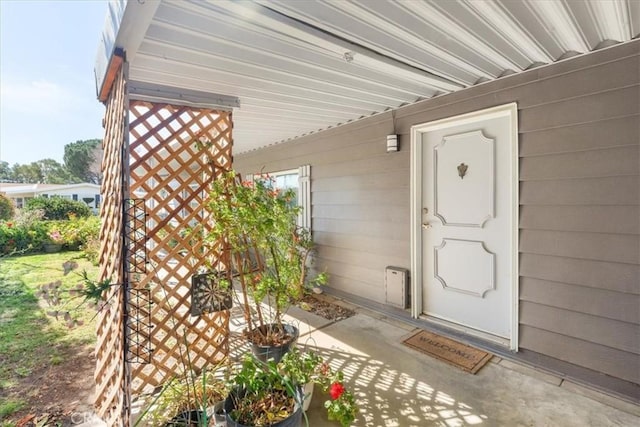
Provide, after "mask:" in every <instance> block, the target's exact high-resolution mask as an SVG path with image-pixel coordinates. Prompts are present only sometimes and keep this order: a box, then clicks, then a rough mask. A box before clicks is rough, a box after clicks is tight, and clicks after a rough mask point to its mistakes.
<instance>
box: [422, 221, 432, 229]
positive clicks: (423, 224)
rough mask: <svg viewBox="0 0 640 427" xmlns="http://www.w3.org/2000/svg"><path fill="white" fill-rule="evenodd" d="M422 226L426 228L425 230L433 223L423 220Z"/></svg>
mask: <svg viewBox="0 0 640 427" xmlns="http://www.w3.org/2000/svg"><path fill="white" fill-rule="evenodd" d="M422 228H424V229H425V230H426V229H428V228H431V224H429V223H428V222H423V223H422Z"/></svg>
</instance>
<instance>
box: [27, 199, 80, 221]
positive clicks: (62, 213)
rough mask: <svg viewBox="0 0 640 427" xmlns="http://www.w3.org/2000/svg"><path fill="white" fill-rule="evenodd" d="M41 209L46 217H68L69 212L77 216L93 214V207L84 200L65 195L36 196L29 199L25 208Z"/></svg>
mask: <svg viewBox="0 0 640 427" xmlns="http://www.w3.org/2000/svg"><path fill="white" fill-rule="evenodd" d="M34 209H40V210H42V211H44V218H45V219H68V218H69V214H73V215H75V216H77V217H87V216H91V209H90V208H89V207H88V206H87V205H86V204H85V203H83V202H78V201H75V200H69V199H65V198H63V197H48V198H46V197H34V198H33V199H29V200H27V203H26V206H25V207H24V210H27V211H30V210H34Z"/></svg>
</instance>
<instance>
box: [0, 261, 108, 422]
mask: <svg viewBox="0 0 640 427" xmlns="http://www.w3.org/2000/svg"><path fill="white" fill-rule="evenodd" d="M80 255H81V252H59V253H53V254H39V255H26V256H17V257H9V258H2V259H0V423H1V425H2V426H3V427H4V426H8V425H9V426H10V425H13V422H11V421H9V420H10V419H11V418H12V415H13V414H15V413H16V412H18V411H20V410H29V409H31V408H29V406H31V404H32V402H31V398H32V397H33V396H34V395H37V394H38V387H40V386H41V381H40V380H41V378H42V372H43V371H45V370H47V369H50V368H51V367H54V366H57V365H61V364H63V363H66V362H67V361H68V360H67V359H68V358H69V357H70V355H73V354H74V353H75V352H77V351H79V350H80V349H83V350H86V348H87V346H88V345H90V344H94V343H95V339H96V338H95V319H93V317H94V316H95V310H92V309H91V308H88V307H84V306H83V307H81V308H80V309H78V310H75V313H77V315H78V316H79V317H80V318H81V319H82V320H83V321H84V325H82V326H78V327H75V328H74V329H68V328H67V327H66V326H65V325H64V323H63V321H62V320H56V319H55V318H53V317H51V316H49V315H47V314H46V312H47V311H51V310H50V309H49V308H48V306H47V303H46V302H45V301H43V300H42V299H41V298H38V297H36V296H35V293H36V292H37V291H38V287H39V286H40V285H43V284H46V283H49V282H53V281H56V280H61V281H62V283H63V287H66V288H70V287H72V286H75V285H76V284H78V283H80V282H81V278H80V276H79V275H78V274H77V273H79V272H82V271H83V270H86V271H87V272H88V275H89V277H90V278H92V279H95V278H97V274H98V268H97V267H95V266H93V265H91V263H89V262H88V261H86V260H85V259H82V258H79V257H80ZM71 259H73V260H75V261H76V262H78V264H79V268H78V269H77V270H75V271H73V272H71V273H69V274H68V275H67V276H64V274H63V269H62V264H63V263H64V262H65V261H68V260H71ZM79 303H80V300H75V301H71V302H70V303H69V304H67V307H68V309H73V308H75V307H76V306H77V305H78V304H79ZM72 312H74V311H73V310H72ZM92 320H93V321H92ZM32 377H33V378H32ZM31 388H33V390H32V389H31Z"/></svg>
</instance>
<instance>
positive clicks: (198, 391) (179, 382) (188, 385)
mask: <svg viewBox="0 0 640 427" xmlns="http://www.w3.org/2000/svg"><path fill="white" fill-rule="evenodd" d="M222 367H223V365H216V366H214V367H212V368H210V369H207V370H204V371H202V372H201V373H200V374H198V375H196V374H195V372H194V371H191V370H189V371H188V372H187V373H185V374H184V375H182V376H179V377H174V378H172V379H171V380H169V381H167V382H166V383H165V384H164V385H163V386H162V388H161V389H160V391H159V392H158V393H157V394H155V395H153V396H151V397H149V398H148V399H147V402H145V403H146V404H145V406H144V407H145V409H144V411H143V412H142V413H141V414H140V416H139V417H138V420H137V421H136V423H135V426H138V425H145V426H150V427H162V426H167V427H169V426H170V427H177V426H194V427H204V426H208V425H209V424H210V423H209V421H210V420H212V419H213V418H214V417H215V415H216V414H217V413H218V412H221V411H222V406H223V404H224V399H225V398H226V396H227V394H228V388H227V380H226V379H225V378H223V377H222V376H221V375H220V374H221V372H222V371H221V368H222ZM141 423H143V424H141Z"/></svg>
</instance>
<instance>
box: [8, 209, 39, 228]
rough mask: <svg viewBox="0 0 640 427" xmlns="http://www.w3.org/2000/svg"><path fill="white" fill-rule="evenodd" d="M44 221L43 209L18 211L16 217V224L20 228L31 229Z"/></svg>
mask: <svg viewBox="0 0 640 427" xmlns="http://www.w3.org/2000/svg"><path fill="white" fill-rule="evenodd" d="M43 219H44V211H43V210H42V209H33V210H30V211H28V210H25V209H18V210H17V211H16V214H15V217H14V223H15V225H17V226H18V227H27V228H29V227H31V226H33V225H34V224H35V223H38V222H40V221H42V220H43Z"/></svg>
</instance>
